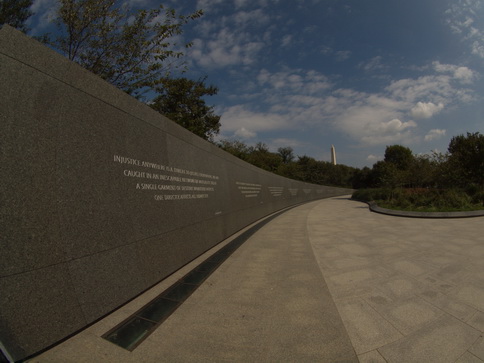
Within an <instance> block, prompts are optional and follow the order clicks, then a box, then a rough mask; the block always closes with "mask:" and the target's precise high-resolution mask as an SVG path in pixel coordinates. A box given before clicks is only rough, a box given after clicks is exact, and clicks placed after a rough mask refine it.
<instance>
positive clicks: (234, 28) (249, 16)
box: [189, 1, 291, 68]
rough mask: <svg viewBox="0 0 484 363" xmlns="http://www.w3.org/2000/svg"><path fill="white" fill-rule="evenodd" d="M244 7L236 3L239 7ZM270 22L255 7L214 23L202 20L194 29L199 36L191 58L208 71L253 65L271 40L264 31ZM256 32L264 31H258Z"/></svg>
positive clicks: (239, 11) (236, 12)
mask: <svg viewBox="0 0 484 363" xmlns="http://www.w3.org/2000/svg"><path fill="white" fill-rule="evenodd" d="M244 4H245V2H243V1H239V2H238V7H242V6H243V5H244ZM200 5H203V4H200ZM236 5H237V4H236ZM270 20H271V18H270V15H269V14H268V12H266V11H265V10H264V9H263V8H258V9H254V10H238V11H235V12H233V13H230V14H228V15H224V16H222V17H220V19H218V20H217V21H216V22H215V21H202V22H200V24H198V25H197V26H196V30H197V31H198V32H199V37H198V38H196V39H195V40H194V42H193V47H192V48H191V50H190V52H189V54H190V57H191V58H192V59H193V61H195V62H197V63H198V64H199V65H201V66H203V67H207V68H221V67H227V66H235V65H250V64H253V63H255V62H256V61H257V60H258V58H259V56H260V52H261V50H262V49H263V48H264V46H265V44H266V42H267V41H268V40H269V38H270V34H269V33H268V30H267V29H266V25H267V24H268V23H269V22H270ZM257 29H263V31H262V30H261V31H260V32H258V31H256V30H257ZM290 41H291V39H290V38H286V39H285V40H283V42H285V43H287V44H288V43H289V42H290Z"/></svg>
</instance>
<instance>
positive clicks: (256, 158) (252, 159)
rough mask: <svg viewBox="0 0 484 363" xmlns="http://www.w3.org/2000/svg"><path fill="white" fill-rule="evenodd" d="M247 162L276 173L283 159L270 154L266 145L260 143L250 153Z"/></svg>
mask: <svg viewBox="0 0 484 363" xmlns="http://www.w3.org/2000/svg"><path fill="white" fill-rule="evenodd" d="M247 161H248V162H249V163H251V164H252V165H255V166H257V167H258V168H261V169H264V170H267V171H271V172H276V171H277V169H278V168H279V165H281V163H282V158H281V156H280V155H278V154H276V153H272V152H270V151H269V148H268V147H267V145H266V144H264V143H262V142H259V143H257V144H256V146H255V147H254V149H253V151H252V152H251V153H250V155H249V157H248V159H247Z"/></svg>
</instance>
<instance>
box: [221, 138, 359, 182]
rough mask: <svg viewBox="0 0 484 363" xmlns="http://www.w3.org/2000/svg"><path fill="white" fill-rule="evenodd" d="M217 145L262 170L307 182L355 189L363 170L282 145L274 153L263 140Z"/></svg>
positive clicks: (226, 141) (225, 141)
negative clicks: (357, 178) (357, 176)
mask: <svg viewBox="0 0 484 363" xmlns="http://www.w3.org/2000/svg"><path fill="white" fill-rule="evenodd" d="M217 145H218V146H219V147H220V148H222V149H223V150H225V151H227V152H229V153H231V154H232V155H235V156H237V157H238V158H239V159H242V160H244V161H246V162H248V163H250V164H252V165H255V166H257V167H259V168H261V169H264V170H267V171H270V172H273V173H275V174H278V175H281V176H284V177H286V178H290V179H295V180H300V181H304V182H307V183H313V184H319V185H327V186H335V187H345V188H352V185H353V179H354V176H355V174H356V173H357V172H358V171H359V169H357V168H353V167H350V166H346V165H333V164H331V163H329V162H326V161H318V160H316V159H314V158H312V157H309V156H306V155H304V156H297V157H296V156H295V155H294V150H293V149H292V148H291V147H280V148H279V149H277V152H271V151H269V148H268V147H267V145H265V144H263V143H258V144H256V145H255V146H249V145H247V144H245V143H243V142H242V141H238V140H236V141H229V140H222V141H220V142H218V144H217Z"/></svg>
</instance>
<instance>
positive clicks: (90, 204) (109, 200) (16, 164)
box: [0, 26, 349, 360]
mask: <svg viewBox="0 0 484 363" xmlns="http://www.w3.org/2000/svg"><path fill="white" fill-rule="evenodd" d="M0 72H1V86H0V117H1V119H0V128H1V129H0V135H1V151H2V177H1V184H0V190H1V192H2V197H1V198H2V200H1V204H0V208H1V212H0V218H1V226H2V233H1V241H0V243H1V245H0V246H1V251H2V258H1V259H0V292H1V293H0V307H1V309H0V340H1V342H2V345H3V349H4V350H5V351H6V352H7V354H8V355H9V356H10V357H11V358H12V359H15V360H17V359H22V358H24V357H26V356H29V355H31V354H34V353H35V352H37V351H39V350H41V349H44V348H45V347H47V346H49V345H51V344H53V343H55V342H57V341H59V340H60V339H62V338H64V337H66V336H67V335H69V334H72V333H73V332H75V331H77V330H79V329H81V328H82V327H84V326H86V325H87V324H89V323H91V322H93V321H95V320H96V319H98V318H100V317H101V316H103V315H105V314H107V313H108V312H110V311H112V310H113V309H115V308H117V307H119V306H120V305H122V304H123V303H125V302H126V301H128V300H129V299H131V298H133V297H134V296H136V295H137V294H139V293H141V292H142V291H144V290H145V289H147V288H148V287H150V286H152V285H153V284H155V283H157V282H158V281H160V280H161V279H163V278H164V277H166V276H167V275H169V274H171V273H173V272H174V271H175V270H177V269H178V268H180V267H181V266H183V265H184V264H186V263H187V262H189V261H190V260H192V259H193V258H195V257H197V256H198V255H200V254H201V253H203V252H204V251H206V250H207V249H209V248H210V247H212V246H214V245H215V244H217V243H218V242H220V241H221V240H223V239H224V238H226V237H228V236H230V235H231V234H233V233H234V232H236V231H238V230H239V229H241V228H243V227H244V226H246V225H248V224H250V223H251V222H254V221H255V220H257V219H259V218H261V217H263V216H265V215H267V214H269V213H271V212H274V211H277V210H279V209H281V208H284V207H287V206H290V205H294V204H297V203H301V202H306V201H309V200H313V199H317V198H325V197H330V196H335V195H342V194H348V192H349V191H348V190H346V189H339V188H330V187H324V186H316V185H310V184H305V183H300V182H296V181H293V180H289V179H285V178H282V177H278V176H276V175H273V174H270V173H268V172H265V171H262V170H260V169H257V168H255V167H253V166H251V165H249V164H247V163H245V162H243V161H241V160H239V159H237V158H235V157H233V156H231V155H229V154H227V153H225V152H223V151H222V150H220V149H218V148H217V147H215V146H213V145H212V144H210V143H208V142H206V141H204V140H202V139H200V138H198V137H197V136H194V135H193V134H191V133H190V132H188V131H186V130H185V129H183V128H181V127H179V126H178V125H176V124H175V123H173V122H171V121H170V120H168V119H166V118H165V117H163V116H161V115H160V114H158V113H156V112H154V111H153V110H151V109H150V108H149V107H147V106H146V105H143V104H142V103H140V102H138V101H136V100H135V99H133V98H131V97H129V96H128V95H126V94H124V93H123V92H121V91H119V90H117V89H116V88H114V87H112V86H111V85H109V84H107V83H106V82H104V81H102V80H101V79H99V78H98V77H96V76H94V75H93V74H91V73H89V72H87V71H85V70H84V69H82V68H80V67H79V66H78V65H76V64H74V63H72V62H70V61H68V60H66V59H65V58H63V57H62V56H60V55H58V54H57V53H55V52H53V51H52V50H50V49H48V48H46V47H44V46H43V45H41V44H39V43H37V42H36V41H34V40H32V39H30V38H28V37H26V36H25V35H23V34H22V33H20V32H17V31H16V30H14V29H12V28H10V27H7V26H4V27H3V28H2V29H1V30H0Z"/></svg>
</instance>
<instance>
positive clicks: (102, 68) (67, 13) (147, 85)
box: [14, 0, 203, 97]
mask: <svg viewBox="0 0 484 363" xmlns="http://www.w3.org/2000/svg"><path fill="white" fill-rule="evenodd" d="M14 1H15V0H14ZM59 2H60V7H59V10H58V13H57V18H56V20H55V23H56V24H57V27H58V30H59V35H58V36H57V37H56V38H55V39H50V40H49V43H50V44H51V45H52V46H53V47H55V48H57V49H58V50H59V51H60V52H61V53H63V54H64V55H65V56H67V57H68V58H69V59H71V60H73V61H75V62H77V63H79V64H80V65H81V66H82V67H84V68H86V69H87V70H89V71H91V72H93V73H95V74H97V75H98V76H100V77H101V78H103V79H105V80H106V81H108V82H110V83H112V84H113V85H115V86H116V87H118V88H120V89H122V90H123V91H125V92H127V93H128V94H130V95H133V96H134V97H140V96H141V95H142V94H144V93H145V92H147V91H149V90H153V89H155V88H156V87H158V86H159V85H160V84H161V82H162V80H163V79H165V78H166V77H167V76H168V75H169V74H170V73H171V71H172V70H173V69H174V68H180V67H183V66H184V62H182V61H181V58H182V56H183V55H184V51H183V49H186V48H188V47H190V46H191V43H185V44H181V45H179V44H177V43H176V42H175V40H174V39H175V36H177V35H180V34H182V32H183V25H184V24H186V23H188V22H189V21H191V20H194V19H197V18H199V17H200V16H202V14H203V12H202V11H201V10H198V11H196V12H194V13H193V14H189V15H179V14H177V13H176V11H175V10H174V9H170V8H165V7H164V6H163V5H160V6H159V7H158V8H156V9H151V10H137V11H134V10H132V9H130V8H129V7H128V6H126V5H120V4H119V2H117V1H115V0H59Z"/></svg>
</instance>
